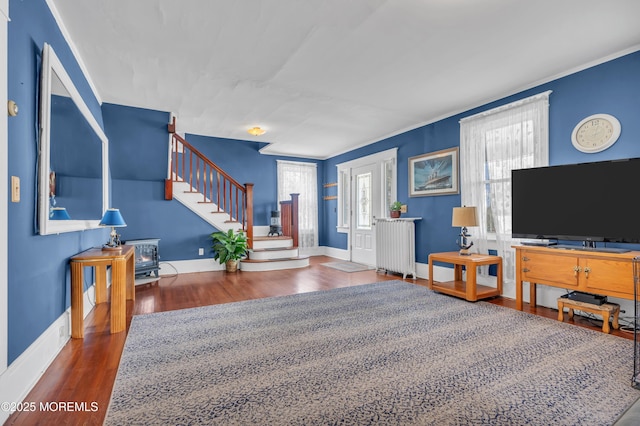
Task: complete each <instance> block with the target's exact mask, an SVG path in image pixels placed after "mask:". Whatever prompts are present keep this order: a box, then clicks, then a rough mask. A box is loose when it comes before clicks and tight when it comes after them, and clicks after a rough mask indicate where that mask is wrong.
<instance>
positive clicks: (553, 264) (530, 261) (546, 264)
mask: <svg viewBox="0 0 640 426" xmlns="http://www.w3.org/2000/svg"><path fill="white" fill-rule="evenodd" d="M521 256H522V259H521V260H522V279H523V280H524V281H528V282H532V283H537V282H540V283H553V284H558V285H561V286H563V287H578V274H577V272H576V270H575V268H576V267H578V259H577V258H576V257H575V256H559V255H557V254H547V253H536V252H527V251H523V252H522V254H521Z"/></svg>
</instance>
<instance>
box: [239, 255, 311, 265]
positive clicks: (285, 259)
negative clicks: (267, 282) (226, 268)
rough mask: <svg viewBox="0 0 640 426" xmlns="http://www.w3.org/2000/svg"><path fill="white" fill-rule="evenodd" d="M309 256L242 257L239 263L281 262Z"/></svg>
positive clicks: (303, 258)
mask: <svg viewBox="0 0 640 426" xmlns="http://www.w3.org/2000/svg"><path fill="white" fill-rule="evenodd" d="M308 258H309V256H296V257H281V258H278V259H242V260H241V261H240V262H241V263H270V262H282V261H287V260H305V259H308Z"/></svg>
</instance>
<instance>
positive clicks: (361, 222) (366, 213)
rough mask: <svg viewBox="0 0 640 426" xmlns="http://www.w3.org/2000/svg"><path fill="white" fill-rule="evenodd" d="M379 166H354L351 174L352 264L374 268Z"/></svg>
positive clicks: (378, 199)
mask: <svg viewBox="0 0 640 426" xmlns="http://www.w3.org/2000/svg"><path fill="white" fill-rule="evenodd" d="M378 169H379V167H378V166H377V165H376V164H375V163H374V164H368V165H366V166H362V167H357V168H354V169H352V172H351V188H352V190H351V206H353V208H352V210H351V227H350V228H351V230H352V232H351V261H353V262H357V263H363V264H365V265H370V266H375V264H376V233H375V218H376V217H378V216H380V194H381V182H380V176H379V170H378Z"/></svg>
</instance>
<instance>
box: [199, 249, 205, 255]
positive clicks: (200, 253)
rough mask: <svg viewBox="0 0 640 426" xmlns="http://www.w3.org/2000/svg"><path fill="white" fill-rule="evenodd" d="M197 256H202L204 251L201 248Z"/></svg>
mask: <svg viewBox="0 0 640 426" xmlns="http://www.w3.org/2000/svg"><path fill="white" fill-rule="evenodd" d="M198 255H200V256H204V249H203V248H202V247H200V248H199V249H198Z"/></svg>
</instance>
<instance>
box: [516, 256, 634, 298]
mask: <svg viewBox="0 0 640 426" xmlns="http://www.w3.org/2000/svg"><path fill="white" fill-rule="evenodd" d="M514 249H515V250H516V308H517V309H520V310H522V306H523V300H522V296H523V291H522V287H523V282H525V281H526V282H528V283H529V284H530V285H529V304H530V305H531V306H532V307H533V306H536V285H537V284H544V285H548V286H551V287H559V288H564V289H569V290H578V291H584V292H587V293H595V294H601V295H604V296H613V297H620V298H622V299H631V300H633V262H632V261H633V258H634V257H637V256H640V252H638V251H630V252H627V253H605V252H598V251H593V250H587V251H582V250H571V249H566V248H551V247H536V246H514Z"/></svg>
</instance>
